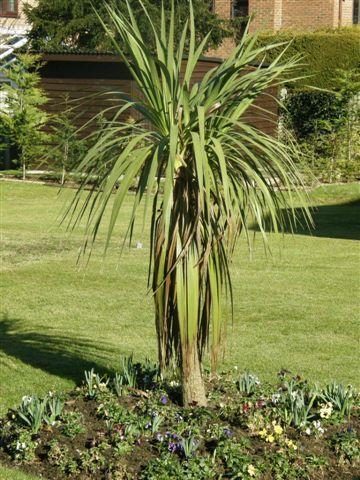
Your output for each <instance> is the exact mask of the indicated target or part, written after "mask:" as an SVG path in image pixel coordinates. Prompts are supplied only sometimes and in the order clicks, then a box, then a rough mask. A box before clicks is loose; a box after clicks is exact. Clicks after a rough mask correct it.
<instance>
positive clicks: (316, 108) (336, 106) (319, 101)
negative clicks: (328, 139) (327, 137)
mask: <svg viewBox="0 0 360 480" xmlns="http://www.w3.org/2000/svg"><path fill="white" fill-rule="evenodd" d="M284 104H285V108H286V112H285V118H286V121H287V123H289V126H290V127H291V128H292V130H293V132H294V133H295V135H296V137H297V138H298V139H303V138H306V137H308V136H309V135H312V134H314V133H315V132H317V131H318V130H319V128H320V130H321V127H320V125H321V123H323V122H330V124H331V125H332V126H335V124H336V123H339V122H338V120H339V119H345V117H346V112H347V103H346V102H344V101H343V99H342V98H340V97H339V96H338V95H337V94H336V93H333V92H321V91H314V90H308V89H306V90H297V91H294V92H291V93H290V94H289V95H288V97H287V98H286V100H285V102H284Z"/></svg>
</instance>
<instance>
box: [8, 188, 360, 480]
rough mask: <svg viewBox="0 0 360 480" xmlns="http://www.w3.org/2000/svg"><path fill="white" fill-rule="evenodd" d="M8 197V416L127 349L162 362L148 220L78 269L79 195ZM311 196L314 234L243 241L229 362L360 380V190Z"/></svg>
mask: <svg viewBox="0 0 360 480" xmlns="http://www.w3.org/2000/svg"><path fill="white" fill-rule="evenodd" d="M1 192H2V193H1V205H2V207H1V208H2V210H1V241H2V276H1V280H2V282H1V283H2V293H1V310H2V312H3V316H2V322H1V323H0V411H1V413H3V412H4V411H5V410H6V409H7V408H9V407H12V406H15V405H16V404H17V403H18V402H19V400H20V399H21V397H22V396H23V395H25V394H29V393H38V394H43V393H44V392H46V391H48V390H50V389H62V388H71V387H72V386H74V385H75V383H77V382H79V381H80V379H81V377H82V374H83V370H84V369H85V368H91V366H94V367H95V369H99V370H100V369H108V370H114V369H116V368H117V367H118V365H119V358H120V356H121V355H122V354H129V353H131V352H133V353H134V356H135V358H137V359H144V358H145V357H146V356H149V357H151V358H153V359H155V358H156V340H155V331H154V318H153V310H152V300H151V297H150V296H149V295H147V285H146V277H147V263H148V254H149V244H148V230H147V226H146V227H145V230H144V232H141V228H139V229H138V230H137V232H136V235H135V241H139V242H141V243H143V248H142V249H136V248H131V249H128V248H125V250H124V252H123V256H122V257H121V259H120V257H119V251H120V247H121V239H122V233H121V228H120V227H117V235H115V237H114V239H115V240H114V242H113V244H112V246H111V249H110V251H109V253H108V255H107V257H106V259H105V262H103V261H102V256H101V254H102V245H101V243H102V241H103V237H102V236H100V240H99V242H98V246H97V247H96V248H95V251H94V255H93V258H92V259H91V260H90V263H89V265H88V267H87V268H85V267H84V266H83V267H82V268H79V267H78V266H77V265H76V259H77V253H78V248H79V247H80V245H81V238H82V237H81V232H80V231H77V232H74V234H73V235H72V236H70V237H69V236H68V235H67V234H65V233H64V231H63V230H61V229H59V227H58V223H57V220H56V219H57V216H58V213H59V210H60V208H61V206H62V204H63V202H64V200H65V198H66V197H67V196H68V195H69V194H71V193H72V192H71V191H70V190H66V191H65V192H64V194H62V195H61V196H60V197H59V198H57V194H58V190H57V188H55V187H49V186H42V185H31V184H21V183H15V182H11V183H10V182H2V183H1ZM312 198H313V199H314V203H316V204H317V205H321V208H319V210H318V211H317V213H316V214H315V219H316V220H317V221H318V225H319V228H318V230H317V231H315V232H314V234H313V236H310V235H308V234H299V235H295V236H292V235H285V236H284V237H280V236H274V237H273V238H272V242H271V246H272V256H266V255H265V253H264V249H263V246H262V242H261V239H260V237H259V236H256V239H255V244H254V249H253V253H252V260H251V261H249V255H248V251H247V249H246V247H245V244H244V243H242V242H240V245H239V248H238V250H237V252H236V254H235V257H234V261H233V275H234V297H235V316H234V324H233V325H231V323H230V324H229V328H228V333H229V335H228V338H229V341H228V348H227V356H226V358H225V363H224V366H226V367H229V366H232V365H238V366H239V368H240V369H248V370H252V371H255V372H256V373H257V374H258V375H259V376H260V377H261V378H263V379H270V378H273V377H274V376H275V375H276V372H277V371H279V370H280V369H281V368H287V369H289V370H292V371H293V372H296V373H300V374H302V375H304V376H306V377H308V378H310V379H311V380H313V381H318V382H320V383H324V382H327V381H329V380H331V379H337V380H339V381H343V382H352V383H353V384H357V385H359V384H360V381H359V375H358V360H357V349H358V341H359V335H358V333H359V330H358V323H357V320H358V319H357V314H358V300H359V275H358V272H359V244H358V242H356V241H355V238H356V231H357V226H356V223H357V220H358V213H357V212H358V206H357V205H356V204H354V203H351V202H354V201H355V200H356V199H357V198H359V186H358V185H356V184H352V185H343V186H334V187H326V188H324V189H318V190H316V192H314V193H313V195H312ZM130 200H131V199H130V198H129V201H128V202H127V210H126V214H129V212H130V206H131V203H130ZM340 204H344V205H340ZM121 223H124V224H126V222H125V218H124V222H121ZM305 233H306V232H305ZM0 478H2V477H1V471H0ZM5 478H6V477H5Z"/></svg>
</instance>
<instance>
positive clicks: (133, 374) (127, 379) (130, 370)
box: [121, 355, 139, 388]
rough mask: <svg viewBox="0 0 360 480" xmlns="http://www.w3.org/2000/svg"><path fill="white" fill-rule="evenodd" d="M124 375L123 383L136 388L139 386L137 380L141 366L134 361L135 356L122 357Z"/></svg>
mask: <svg viewBox="0 0 360 480" xmlns="http://www.w3.org/2000/svg"><path fill="white" fill-rule="evenodd" d="M121 363H122V376H123V379H124V380H123V383H124V385H127V386H128V387H132V388H136V387H137V380H138V373H139V366H138V364H135V363H134V360H133V356H132V355H129V356H128V357H122V359H121Z"/></svg>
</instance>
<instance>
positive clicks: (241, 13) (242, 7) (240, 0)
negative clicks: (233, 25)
mask: <svg viewBox="0 0 360 480" xmlns="http://www.w3.org/2000/svg"><path fill="white" fill-rule="evenodd" d="M248 15H249V0H233V1H232V2H231V18H237V17H247V16H248Z"/></svg>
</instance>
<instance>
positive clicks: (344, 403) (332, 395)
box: [320, 382, 356, 416]
mask: <svg viewBox="0 0 360 480" xmlns="http://www.w3.org/2000/svg"><path fill="white" fill-rule="evenodd" d="M355 395H356V392H355V391H354V389H353V388H352V387H351V385H348V386H347V387H344V386H343V385H342V384H341V383H336V382H332V383H330V384H329V385H327V386H326V387H325V388H324V389H323V390H322V392H321V394H320V397H321V398H322V399H323V400H324V401H325V402H326V403H328V404H331V405H332V407H333V408H334V409H336V410H337V411H338V412H339V414H340V415H341V416H345V415H347V416H349V415H350V411H351V408H352V406H353V403H354V397H355Z"/></svg>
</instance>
